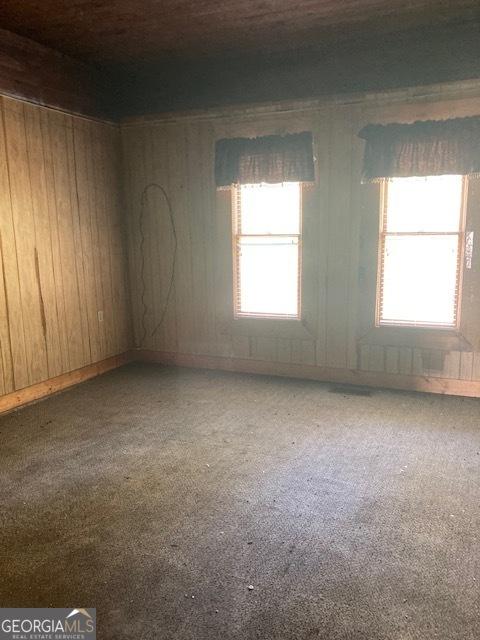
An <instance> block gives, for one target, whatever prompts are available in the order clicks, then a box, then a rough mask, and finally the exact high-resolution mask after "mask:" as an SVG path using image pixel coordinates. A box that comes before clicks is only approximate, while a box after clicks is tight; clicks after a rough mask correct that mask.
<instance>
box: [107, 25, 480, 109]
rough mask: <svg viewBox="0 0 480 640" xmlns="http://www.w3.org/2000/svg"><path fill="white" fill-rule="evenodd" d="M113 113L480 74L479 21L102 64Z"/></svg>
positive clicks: (224, 103) (280, 97)
mask: <svg viewBox="0 0 480 640" xmlns="http://www.w3.org/2000/svg"><path fill="white" fill-rule="evenodd" d="M108 74H109V77H110V78H111V81H112V94H111V95H112V97H113V98H114V100H113V102H112V105H111V112H112V113H114V114H115V116H116V117H119V118H121V117H128V116H134V115H140V114H148V113H156V112H161V111H173V110H177V109H182V110H184V109H196V108H206V107H217V106H227V105H234V104H239V103H247V102H267V101H279V100H290V99H304V98H311V97H316V96H322V95H326V94H329V93H330V94H331V93H345V92H357V91H376V90H385V89H394V88H400V87H406V86H418V85H424V84H433V83H439V82H452V81H459V80H467V79H472V78H480V27H479V24H471V23H470V24H468V25H458V26H455V27H452V26H448V27H445V28H440V29H439V28H422V29H416V30H413V31H406V32H400V33H399V32H396V33H392V34H383V35H378V36H377V37H376V38H374V39H368V38H367V39H363V40H357V41H353V42H351V43H345V42H344V41H341V42H340V43H338V44H333V45H332V44H329V45H328V46H324V47H321V46H317V47H312V46H310V47H307V48H305V49H298V50H296V51H288V52H284V53H281V52H279V53H273V54H269V55H265V54H256V55H250V56H248V55H242V56H229V57H223V58H220V59H219V58H218V57H204V58H200V59H197V60H195V61H190V60H181V59H178V58H173V57H171V58H170V59H169V60H168V61H167V60H164V61H163V62H160V63H158V64H133V65H117V66H113V67H110V68H108Z"/></svg>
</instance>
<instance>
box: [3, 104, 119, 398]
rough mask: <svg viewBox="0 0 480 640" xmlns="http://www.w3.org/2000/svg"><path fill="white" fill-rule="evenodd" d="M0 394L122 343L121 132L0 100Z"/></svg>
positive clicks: (113, 351)
mask: <svg viewBox="0 0 480 640" xmlns="http://www.w3.org/2000/svg"><path fill="white" fill-rule="evenodd" d="M0 112H1V122H0V257H1V261H0V394H8V393H10V392H13V391H16V390H19V389H23V388H25V387H29V386H31V385H34V384H36V383H39V382H41V381H44V380H49V379H51V378H53V377H56V376H59V375H61V374H64V373H66V372H70V371H73V370H76V369H79V368H81V367H85V366H86V365H89V364H91V363H96V362H99V361H101V360H104V359H106V358H108V357H110V356H114V355H116V354H119V353H122V352H125V351H126V350H127V349H128V348H129V346H130V344H129V319H128V318H129V301H128V296H127V287H126V251H125V241H124V227H123V212H122V206H121V197H120V194H121V178H120V170H121V167H120V146H119V143H120V138H119V135H120V134H119V130H118V127H116V126H114V125H110V124H105V123H101V122H97V121H93V120H88V119H84V118H80V117H75V116H71V115H66V114H64V113H60V112H57V111H53V110H50V109H46V108H43V107H38V106H33V105H31V104H28V103H25V102H22V101H18V100H14V99H10V98H5V97H0Z"/></svg>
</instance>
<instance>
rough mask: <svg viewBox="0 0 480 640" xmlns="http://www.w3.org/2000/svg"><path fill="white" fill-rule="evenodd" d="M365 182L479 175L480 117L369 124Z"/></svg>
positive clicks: (365, 130) (361, 134) (362, 135)
mask: <svg viewBox="0 0 480 640" xmlns="http://www.w3.org/2000/svg"><path fill="white" fill-rule="evenodd" d="M358 135H359V137H360V138H362V139H364V140H366V146H365V155H364V161H363V181H364V182H376V181H378V180H381V179H382V178H396V177H397V178H398V177H409V176H439V175H448V174H450V175H475V174H480V117H477V116H475V117H470V118H454V119H451V120H425V121H417V122H414V123H413V124H387V125H381V124H375V125H372V124H370V125H367V126H366V127H364V128H363V129H362V130H361V131H360V132H359V134H358Z"/></svg>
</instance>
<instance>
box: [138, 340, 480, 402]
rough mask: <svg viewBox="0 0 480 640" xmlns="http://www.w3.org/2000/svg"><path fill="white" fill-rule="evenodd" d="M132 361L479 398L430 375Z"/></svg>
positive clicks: (165, 356) (211, 359)
mask: <svg viewBox="0 0 480 640" xmlns="http://www.w3.org/2000/svg"><path fill="white" fill-rule="evenodd" d="M132 359H133V360H138V361H140V362H158V363H161V364H168V365H175V366H180V367H194V368H198V369H218V370H221V371H238V372H242V373H259V374H264V375H274V376H283V377H289V378H304V379H307V380H318V381H320V382H336V383H341V384H355V385H362V386H366V387H376V388H385V389H400V390H403V391H422V392H427V393H439V394H444V395H454V396H467V397H472V398H479V397H480V381H471V380H454V379H448V378H434V377H430V376H418V375H416V376H415V375H412V376H408V375H403V374H394V373H375V372H372V371H359V370H352V369H334V368H331V367H317V366H314V365H305V364H292V363H282V362H268V361H264V360H246V359H241V358H226V357H222V356H203V355H190V354H183V353H169V352H165V351H148V350H137V351H134V352H132Z"/></svg>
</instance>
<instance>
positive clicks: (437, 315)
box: [381, 235, 458, 325]
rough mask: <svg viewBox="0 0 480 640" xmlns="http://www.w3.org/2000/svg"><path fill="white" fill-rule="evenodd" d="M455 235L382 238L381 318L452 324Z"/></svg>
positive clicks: (453, 313)
mask: <svg viewBox="0 0 480 640" xmlns="http://www.w3.org/2000/svg"><path fill="white" fill-rule="evenodd" d="M457 253H458V236H457V235H451V236H387V237H386V238H385V255H384V261H385V262H384V277H383V307H382V310H381V322H382V321H383V322H385V321H390V322H395V321H397V322H413V323H420V324H422V323H423V324H443V325H454V324H455V291H456V283H457Z"/></svg>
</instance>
